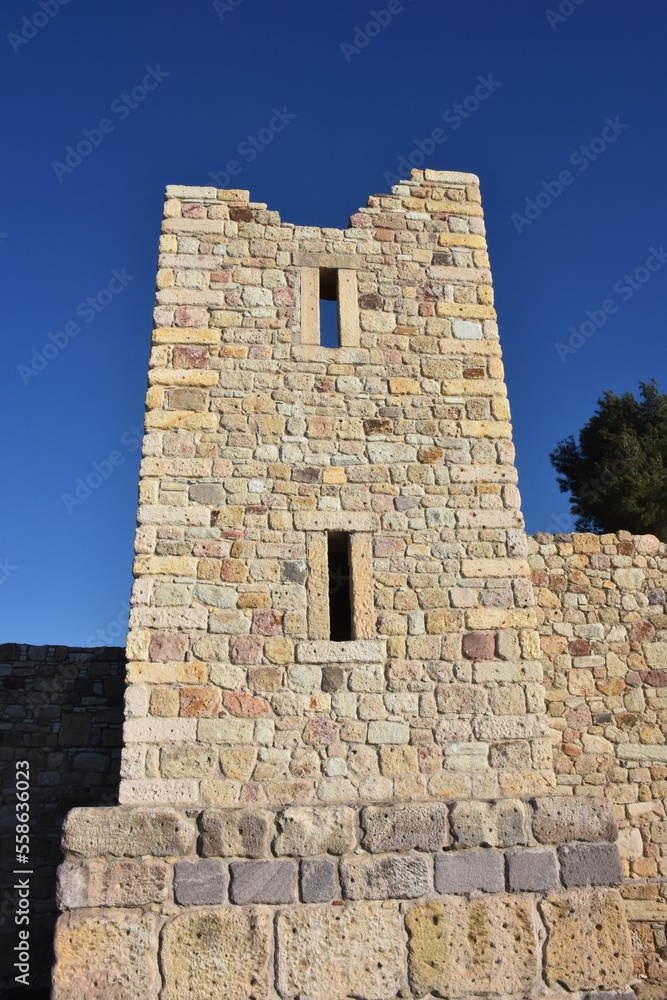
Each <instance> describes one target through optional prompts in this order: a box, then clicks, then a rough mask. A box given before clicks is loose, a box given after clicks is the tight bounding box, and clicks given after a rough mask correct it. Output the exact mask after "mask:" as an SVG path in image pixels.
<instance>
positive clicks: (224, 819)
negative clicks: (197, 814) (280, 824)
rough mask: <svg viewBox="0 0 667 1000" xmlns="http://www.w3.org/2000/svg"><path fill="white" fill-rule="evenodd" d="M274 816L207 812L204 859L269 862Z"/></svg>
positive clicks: (236, 811)
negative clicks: (245, 859) (267, 857)
mask: <svg viewBox="0 0 667 1000" xmlns="http://www.w3.org/2000/svg"><path fill="white" fill-rule="evenodd" d="M270 826H272V816H271V815H270V814H269V813H267V812H262V811H260V810H250V809H249V810H245V809H207V810H206V811H205V812H203V813H202V830H203V831H204V835H203V837H202V854H203V855H204V857H207V858H210V857H223V858H234V857H236V858H238V857H241V858H265V857H266V856H267V854H268V853H269V828H270Z"/></svg>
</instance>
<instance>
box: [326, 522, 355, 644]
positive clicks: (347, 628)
mask: <svg viewBox="0 0 667 1000" xmlns="http://www.w3.org/2000/svg"><path fill="white" fill-rule="evenodd" d="M328 550H329V551H328V563H329V623H330V624H329V631H330V637H331V640H332V642H349V641H350V640H351V639H352V599H351V589H352V573H351V571H350V536H349V535H348V534H347V533H346V532H343V531H335V532H330V533H329V537H328Z"/></svg>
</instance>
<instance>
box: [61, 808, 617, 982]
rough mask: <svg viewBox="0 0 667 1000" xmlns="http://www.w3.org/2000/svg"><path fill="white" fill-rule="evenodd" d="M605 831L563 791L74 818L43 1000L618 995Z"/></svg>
mask: <svg viewBox="0 0 667 1000" xmlns="http://www.w3.org/2000/svg"><path fill="white" fill-rule="evenodd" d="M616 834H617V827H616V823H615V821H614V818H613V814H612V809H611V808H610V807H609V806H608V805H607V804H606V803H605V802H604V801H600V802H592V801H589V800H586V799H582V800H576V799H572V798H569V799H556V798H541V799H536V800H534V801H532V802H531V801H521V800H518V799H502V800H498V801H487V802H471V801H470V800H461V801H459V802H454V803H444V802H438V803H432V802H431V803H416V804H413V805H409V806H367V807H365V808H363V807H362V808H361V809H358V808H356V807H350V806H325V805H322V806H288V807H286V808H285V809H283V810H280V811H279V812H277V813H275V812H272V811H271V810H269V809H265V808H261V809H260V808H255V809H238V808H232V809H229V808H226V809H223V808H211V809H206V810H204V811H203V812H198V810H176V809H173V808H160V807H153V808H146V807H123V806H121V807H117V808H111V809H76V810H74V811H73V812H71V813H70V814H69V816H68V818H67V821H66V824H65V828H64V832H63V848H64V851H65V856H66V861H65V863H64V864H63V865H62V867H61V869H60V875H59V888H58V900H59V904H60V906H61V907H62V908H63V909H64V910H65V913H64V915H63V916H62V917H61V918H60V920H59V922H58V928H57V932H56V958H57V964H56V967H55V970H54V993H53V1000H71V998H79V997H88V996H89V995H90V996H92V995H93V992H94V995H95V997H100V998H102V997H104V998H111V997H114V998H115V997H116V996H118V997H120V996H121V995H122V996H123V997H125V996H127V997H130V996H131V997H132V998H133V1000H158V996H159V997H160V1000H186V998H188V1000H201V998H203V997H206V998H207V1000H230V998H234V1000H236V998H238V1000H241V998H248V997H253V998H255V1000H269V998H271V997H275V996H276V994H278V995H279V996H280V997H282V998H283V1000H298V998H302V997H308V998H309V1000H340V997H342V996H354V997H358V998H359V1000H394V998H395V997H397V996H415V997H423V996H425V995H426V994H429V995H430V994H433V993H435V994H437V995H439V996H444V997H449V998H458V997H469V996H470V995H471V994H474V995H475V996H478V995H480V994H483V995H485V996H494V997H499V998H500V997H508V996H510V995H511V996H515V995H521V996H525V997H528V996H538V995H539V996H544V997H546V996H553V997H555V996H562V987H563V986H565V988H566V989H567V990H569V991H571V992H574V993H578V995H579V996H581V993H580V992H579V991H583V992H585V993H586V994H587V995H588V996H591V997H592V995H593V994H595V995H597V992H598V990H608V991H609V990H613V991H614V994H613V995H614V996H615V997H621V996H624V995H626V991H625V987H626V986H627V983H628V982H629V980H630V978H631V976H632V960H631V945H630V939H629V935H628V931H627V925H626V922H625V916H624V913H623V903H622V900H621V897H620V895H619V893H618V890H617V889H615V888H613V886H617V885H619V884H620V883H621V882H622V881H623V871H622V867H621V863H620V857H619V854H618V849H617V847H616V845H615V844H614V843H613V840H614V838H615V837H616ZM147 855H148V856H150V860H146V856H147ZM573 940H574V941H575V942H576V943H575V944H574V945H573V943H572V942H573ZM93 984H94V987H93ZM118 984H122V991H121V992H120V993H116V992H114V990H116V989H117V987H118ZM91 990H92V991H93V992H91ZM611 995H612V994H611V993H606V994H605V996H607V997H611Z"/></svg>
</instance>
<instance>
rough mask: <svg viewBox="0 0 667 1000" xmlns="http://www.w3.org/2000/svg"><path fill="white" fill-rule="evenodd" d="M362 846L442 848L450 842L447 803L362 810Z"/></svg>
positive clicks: (376, 848)
mask: <svg viewBox="0 0 667 1000" xmlns="http://www.w3.org/2000/svg"><path fill="white" fill-rule="evenodd" d="M361 825H362V826H363V828H364V836H363V840H362V843H363V846H364V847H365V848H367V850H369V851H372V852H373V854H381V853H384V852H385V851H409V850H417V851H441V850H442V848H443V847H446V846H447V845H448V844H449V821H448V811H447V806H445V805H442V804H441V803H435V804H433V805H422V806H420V805H414V806H387V807H386V808H379V807H376V806H367V807H366V808H365V809H364V810H362V813H361Z"/></svg>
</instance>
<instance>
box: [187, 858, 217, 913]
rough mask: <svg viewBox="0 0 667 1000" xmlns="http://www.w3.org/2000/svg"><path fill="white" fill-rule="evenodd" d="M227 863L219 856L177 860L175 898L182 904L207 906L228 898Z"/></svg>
mask: <svg viewBox="0 0 667 1000" xmlns="http://www.w3.org/2000/svg"><path fill="white" fill-rule="evenodd" d="M227 881H228V878H227V865H226V864H225V863H224V861H219V860H218V859H217V858H204V859H201V860H199V859H198V860H197V861H177V862H176V864H175V865H174V899H175V900H176V902H177V903H180V905H181V906H206V905H211V904H214V903H224V902H226V900H227Z"/></svg>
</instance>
